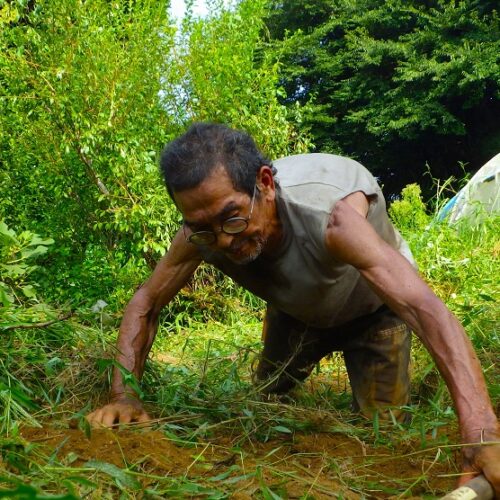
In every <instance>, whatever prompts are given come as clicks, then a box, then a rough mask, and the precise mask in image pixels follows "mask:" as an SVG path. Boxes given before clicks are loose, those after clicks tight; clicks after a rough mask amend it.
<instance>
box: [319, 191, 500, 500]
mask: <svg viewBox="0 0 500 500" xmlns="http://www.w3.org/2000/svg"><path fill="white" fill-rule="evenodd" d="M367 211H368V201H367V200H366V197H365V196H364V194H363V193H359V192H358V193H354V194H353V195H350V196H349V197H347V198H346V199H344V200H341V201H339V202H338V203H337V204H336V205H335V207H334V209H333V211H332V214H331V217H330V221H329V225H328V229H327V233H326V243H327V246H328V248H329V250H330V251H331V253H332V255H333V256H335V257H336V258H337V259H339V260H341V261H343V262H346V263H348V264H351V265H353V266H354V267H356V268H357V269H358V270H359V272H360V273H361V275H362V276H363V277H364V278H365V279H366V280H367V282H368V283H369V285H370V286H371V287H372V289H373V290H374V291H375V293H377V295H379V297H380V298H381V299H382V300H383V301H384V302H385V303H386V304H387V305H388V306H389V307H390V308H391V309H392V310H393V311H394V312H395V313H396V314H397V315H398V316H400V317H401V319H403V321H405V322H406V323H407V324H408V326H409V327H410V328H411V329H412V330H413V331H414V332H415V333H416V335H417V336H418V337H419V338H420V339H421V340H422V342H423V344H424V345H425V347H426V348H427V349H428V350H429V352H430V353H431V355H432V357H433V358H434V361H435V363H436V366H437V368H438V370H439V371H440V373H441V375H442V376H443V378H444V380H445V382H446V385H447V386H448V389H449V391H450V394H451V397H452V398H453V401H454V404H455V408H456V411H457V415H458V419H459V425H460V432H461V436H462V440H463V442H464V443H479V442H481V441H497V442H498V441H500V429H499V426H498V421H497V418H496V416H495V413H494V411H493V408H492V406H491V402H490V399H489V397H488V392H487V389H486V384H485V381H484V378H483V375H482V370H481V366H480V363H479V360H478V358H477V356H476V354H475V353H474V350H473V347H472V344H471V343H470V341H469V339H468V338H467V336H466V334H465V331H464V329H463V328H462V326H461V325H460V323H459V322H458V320H457V319H456V318H455V316H453V314H452V313H451V312H450V311H449V310H448V309H447V308H446V306H445V304H444V303H443V302H442V301H441V300H440V299H439V298H438V297H437V296H436V295H435V294H434V293H433V292H432V290H431V289H430V288H429V287H428V286H427V284H426V283H425V282H424V281H423V280H422V279H421V278H420V277H419V276H418V274H417V272H416V271H415V270H414V268H413V267H412V266H411V264H410V263H409V262H408V261H407V260H406V259H405V258H404V257H403V256H402V255H401V254H399V252H397V251H396V250H395V249H393V248H392V247H391V246H390V245H388V244H387V243H386V242H384V241H383V240H382V239H381V238H380V237H379V236H378V234H377V233H376V232H375V230H374V229H373V227H372V226H371V225H370V223H369V222H368V221H367V220H366V214H367ZM463 455H464V471H472V470H474V471H478V472H479V471H482V472H483V473H484V474H485V476H486V477H487V478H488V480H489V481H490V482H491V483H492V485H493V486H494V488H495V491H496V495H497V497H499V498H500V446H498V445H487V446H482V447H464V449H463Z"/></svg>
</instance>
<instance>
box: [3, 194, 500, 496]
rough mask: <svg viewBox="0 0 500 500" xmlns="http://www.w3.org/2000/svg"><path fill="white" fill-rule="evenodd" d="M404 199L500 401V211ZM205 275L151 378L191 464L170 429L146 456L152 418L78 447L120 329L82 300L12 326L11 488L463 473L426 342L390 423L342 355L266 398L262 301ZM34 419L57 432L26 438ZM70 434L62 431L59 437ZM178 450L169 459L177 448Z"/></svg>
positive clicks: (397, 480)
mask: <svg viewBox="0 0 500 500" xmlns="http://www.w3.org/2000/svg"><path fill="white" fill-rule="evenodd" d="M408 200H410V201H408ZM403 201H404V202H405V203H406V204H404V205H399V206H398V204H397V203H396V204H394V205H393V208H392V215H393V217H394V218H395V219H396V220H397V221H398V222H399V224H400V226H401V230H402V232H403V234H404V236H405V237H406V238H407V240H408V241H409V243H410V245H411V247H412V249H413V251H414V253H415V256H416V258H417V260H418V263H419V266H420V270H421V273H422V274H423V276H424V277H425V279H426V280H427V281H428V282H429V284H430V285H431V286H432V287H433V289H434V290H435V291H436V292H437V293H438V295H439V296H440V297H441V298H442V299H443V300H444V301H445V302H446V303H447V304H448V306H449V307H450V309H452V310H453V311H454V312H455V314H457V316H458V317H459V318H460V319H461V321H462V322H463V324H464V326H465V328H466V330H467V333H468V335H469V336H470V338H471V340H472V342H473V344H474V346H475V347H476V349H477V351H478V354H479V356H480V358H481V361H482V363H483V367H484V369H485V375H486V378H487V382H488V387H489V390H490V393H491V395H492V397H493V402H494V404H495V405H498V404H499V401H500V368H499V367H498V363H495V361H496V360H497V359H498V355H499V353H500V349H499V347H500V342H499V337H498V335H499V333H498V318H497V314H496V308H495V305H496V303H497V302H498V299H499V290H498V286H497V283H496V281H497V280H496V277H497V276H499V275H500V273H499V254H500V246H499V243H498V234H499V231H498V227H499V225H498V223H499V218H498V217H497V218H493V217H492V218H490V219H487V220H484V221H483V222H482V223H481V224H480V225H479V226H477V227H473V228H471V227H468V226H466V225H464V224H462V225H458V226H453V227H450V226H448V225H447V224H445V223H436V222H434V221H433V219H432V217H430V216H429V215H427V214H426V212H425V207H424V206H423V205H422V204H420V203H419V198H418V196H416V195H415V192H413V193H412V195H411V196H408V195H407V196H406V198H405V199H403ZM398 210H399V211H398ZM204 272H205V271H204ZM203 276H204V279H205V280H206V282H205V285H206V286H204V287H200V286H196V287H192V288H191V289H190V290H187V291H185V292H184V294H183V295H182V296H180V297H179V299H177V300H178V303H175V304H174V305H173V307H172V308H171V309H170V310H169V311H166V312H165V315H164V320H163V323H162V326H161V328H160V332H159V334H158V337H157V341H156V343H155V345H154V349H153V352H152V360H151V361H150V363H149V365H148V368H147V370H146V373H145V377H144V381H143V390H144V399H145V402H146V405H147V407H148V409H149V410H150V411H151V412H152V413H153V414H154V415H155V417H157V419H158V420H157V422H156V423H155V425H154V428H155V430H154V432H155V433H157V434H155V436H157V438H158V440H160V441H161V443H163V444H162V446H166V447H167V448H165V449H166V450H167V451H168V450H170V448H168V446H172V447H173V448H172V453H174V452H175V453H179V454H180V455H179V457H183V458H182V459H183V460H185V464H186V465H185V468H184V470H183V471H179V470H177V471H174V472H166V471H165V470H164V469H162V468H161V466H159V465H158V464H156V465H155V463H154V460H158V459H159V458H158V456H155V455H154V453H155V446H154V444H153V445H152V446H151V447H150V448H146V451H144V453H143V454H142V455H141V454H139V455H138V456H135V455H133V454H132V455H131V450H132V448H130V447H131V443H133V442H134V441H137V443H139V444H140V445H141V446H142V444H141V443H143V442H144V440H145V439H147V435H148V432H150V431H145V430H141V429H135V428H130V429H129V430H125V431H121V432H120V433H118V434H116V443H115V444H116V446H118V448H117V450H118V451H117V455H116V457H118V458H116V457H115V459H114V461H112V460H110V459H109V460H108V459H106V456H103V457H100V458H91V457H84V456H85V452H84V451H82V450H81V449H78V448H75V447H73V448H71V449H69V448H67V445H68V443H72V441H68V440H71V439H75V435H78V432H79V431H77V430H68V429H67V427H68V421H69V419H70V418H73V419H74V420H73V422H75V423H76V424H77V425H79V426H80V428H81V429H82V431H81V432H82V434H81V436H82V439H83V436H84V435H85V433H88V432H89V429H88V428H87V427H86V426H85V421H84V419H83V415H84V414H85V413H86V411H88V409H90V408H91V407H95V406H96V405H98V404H100V403H102V402H103V401H105V400H106V393H107V384H108V379H109V370H110V363H109V361H107V360H109V359H110V358H111V357H112V354H113V347H112V346H113V343H114V340H113V339H114V336H115V334H116V330H115V328H114V327H113V325H112V326H111V327H107V326H106V325H105V324H103V322H102V321H100V318H99V317H96V316H95V315H93V314H92V313H90V312H89V311H82V312H81V313H79V314H77V315H76V316H75V317H73V318H71V319H70V320H68V321H62V322H58V323H54V324H53V325H51V326H49V327H46V328H40V329H36V328H35V329H23V328H19V329H10V330H5V331H3V332H2V331H1V330H0V350H1V352H2V356H1V357H0V382H1V383H2V385H1V386H0V428H1V430H2V437H1V438H0V498H2V497H8V498H20V499H37V498H40V499H41V498H68V499H70V498H165V497H172V498H190V497H191V498H214V499H215V498H232V497H233V496H234V495H236V494H238V495H240V496H241V498H262V499H275V498H286V497H287V496H289V495H290V491H294V492H296V493H297V496H299V497H300V498H304V499H306V498H310V499H312V498H326V497H328V496H330V497H331V496H332V494H334V496H336V498H368V497H375V498H379V497H382V496H390V495H402V496H405V495H423V496H427V497H428V498H433V497H435V496H439V495H440V494H442V493H443V491H444V489H446V488H447V487H449V486H450V484H452V483H451V481H450V480H448V482H446V481H447V480H446V478H442V477H441V476H447V475H452V476H453V475H454V474H456V473H457V468H456V466H455V459H456V457H457V454H458V446H457V443H456V441H455V439H456V438H455V436H456V423H455V416H454V412H453V410H452V407H451V402H450V398H449V395H448V393H447V390H446V388H445V387H444V385H443V383H442V381H441V380H440V378H439V377H438V376H437V374H436V370H435V368H434V366H433V363H432V361H431V360H430V357H429V355H428V354H427V352H426V351H425V350H424V349H423V348H422V346H421V345H420V344H419V343H418V342H415V343H414V347H413V360H414V361H413V390H412V399H413V401H412V403H413V404H412V406H411V407H409V408H408V411H409V412H410V413H411V414H412V421H411V423H410V424H407V425H401V424H398V423H396V422H393V423H392V424H389V425H385V426H382V425H381V424H380V422H378V420H376V419H375V420H374V421H366V420H364V419H362V418H360V417H357V416H355V415H353V414H352V413H351V412H350V409H349V406H350V394H349V387H348V383H347V382H346V375H345V369H344V366H343V363H342V360H341V357H340V356H339V355H334V356H332V357H331V358H330V359H328V360H326V361H324V362H322V363H321V365H320V366H318V369H317V370H316V372H315V373H314V374H313V375H312V376H311V377H310V379H309V380H308V381H307V382H306V383H304V384H302V385H301V386H300V387H298V388H297V389H296V390H294V392H293V393H292V394H291V395H290V396H285V397H281V398H277V397H274V398H273V397H271V398H267V397H266V398H264V397H262V396H260V394H259V393H258V392H257V391H256V389H255V388H254V386H253V385H252V383H251V367H252V364H253V363H254V362H255V359H256V356H257V355H258V353H259V350H260V345H261V344H260V331H261V318H262V303H261V302H260V301H259V300H257V299H255V298H253V297H252V296H251V295H250V294H248V293H246V292H243V291H241V290H239V289H238V288H236V287H234V285H232V284H231V283H229V284H227V283H226V284H225V287H226V288H225V289H226V295H225V296H224V298H222V299H221V297H220V296H219V295H218V294H217V289H218V285H217V284H218V280H220V277H219V276H217V275H211V274H210V273H208V274H204V275H203ZM14 305H16V304H11V306H9V309H8V310H7V311H6V314H5V315H4V316H3V318H7V319H6V320H5V321H7V320H8V318H10V319H12V318H14V317H21V316H22V318H23V321H27V316H26V314H25V313H26V311H27V310H28V309H27V308H32V307H33V306H34V304H33V303H32V302H29V301H24V302H19V303H17V305H16V307H15V308H14ZM200 305H203V310H202V311H199V306H200ZM35 310H36V309H35ZM23 311H24V312H23ZM21 312H22V313H23V314H21ZM7 313H8V314H10V316H9V317H8V316H7ZM56 313H57V311H56ZM177 316H178V318H177ZM28 319H29V318H28ZM40 319H43V318H38V320H40ZM2 321H3V320H2ZM2 324H7V323H2ZM9 324H10V323H9ZM0 326H1V324H0ZM25 425H29V426H37V425H38V426H45V427H46V428H47V429H50V432H49V433H48V434H47V437H43V436H44V435H43V434H40V435H38V434H33V435H36V436H38V437H36V439H35V438H31V440H30V439H26V438H25V437H23V432H24V431H23V426H25ZM40 432H43V431H40ZM75 433H76V434H75ZM127 433H129V434H127ZM54 436H56V437H57V436H60V438H58V439H59V440H58V441H57V439H56V441H51V440H50V439H52V437H54ZM134 436H136V438H134ZM91 437H92V439H97V438H99V434H98V433H97V434H96V433H95V431H92V433H91ZM49 438H50V439H49ZM127 439H128V440H127ZM109 440H110V441H111V442H114V440H115V438H109ZM163 440H164V441H163ZM160 441H158V442H160ZM49 442H50V446H49V445H48V444H47V443H49ZM56 442H57V444H54V443H56ZM89 443H91V442H90V441H89ZM137 443H136V444H137ZM72 446H73V445H72ZM89 446H90V444H89ZM113 446H115V445H113ZM149 449H150V451H148V450H149ZM83 450H84V448H83ZM115 451H116V450H115ZM150 453H151V455H152V456H151V457H150V456H149V454H150ZM175 456H176V455H175V454H174V455H172V457H170V458H169V457H167V458H165V460H166V461H167V462H170V463H173V462H175V460H177V459H176V458H175ZM82 457H84V458H85V460H84V458H82ZM153 459H154V460H153ZM152 460H153V461H152ZM179 460H180V458H179ZM443 485H445V486H443ZM332 492H333V493H332ZM51 495H53V496H51ZM245 495H246V496H245Z"/></svg>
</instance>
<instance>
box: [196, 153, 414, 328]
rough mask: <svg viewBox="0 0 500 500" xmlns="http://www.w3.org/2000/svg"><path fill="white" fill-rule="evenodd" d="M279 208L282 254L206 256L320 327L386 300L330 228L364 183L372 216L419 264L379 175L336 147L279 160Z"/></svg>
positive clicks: (384, 236)
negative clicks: (340, 206) (338, 254)
mask: <svg viewBox="0 0 500 500" xmlns="http://www.w3.org/2000/svg"><path fill="white" fill-rule="evenodd" d="M274 166H275V167H276V168H277V170H278V173H277V176H276V178H277V180H278V183H279V188H278V191H277V199H276V200H277V201H276V202H277V208H278V215H279V217H280V220H281V222H282V224H283V228H284V233H285V242H284V244H283V247H282V249H281V251H280V253H279V255H278V256H276V257H274V258H273V259H268V258H265V257H263V256H261V257H259V258H258V259H256V260H255V261H254V262H251V263H250V264H246V265H238V264H234V263H233V262H231V261H230V260H229V259H227V258H226V257H224V255H222V254H219V253H217V252H211V251H209V250H208V249H207V248H202V255H203V258H204V259H205V260H206V261H207V262H210V263H211V264H213V265H214V266H216V267H217V268H219V269H220V270H221V271H222V272H224V273H225V274H227V275H228V276H230V277H231V278H233V279H234V280H235V281H236V282H237V283H239V284H240V285H242V286H243V287H244V288H246V289H247V290H250V291H251V292H253V293H254V294H256V295H257V296H259V297H261V298H262V299H264V300H265V301H267V302H268V304H271V305H272V306H274V307H275V308H277V309H278V310H280V311H283V312H285V313H287V314H289V315H290V316H292V317H294V318H296V319H298V320H300V321H303V322H304V323H306V324H309V325H311V326H315V327H319V328H327V327H332V326H338V325H341V324H343V323H346V322H348V321H350V320H352V319H354V318H357V317H359V316H363V315H365V314H369V313H371V312H374V311H375V310H376V309H378V308H379V307H380V306H381V305H382V301H381V300H380V299H379V298H378V296H377V295H375V293H374V292H372V290H371V289H370V288H369V287H368V285H367V283H366V281H365V280H364V279H363V277H362V276H361V275H360V273H359V272H358V271H357V269H355V268H354V267H353V266H351V265H348V264H345V263H343V262H339V261H337V260H335V259H334V258H333V257H332V256H331V255H330V254H329V252H328V250H327V248H326V246H325V231H326V227H327V224H328V219H329V216H330V213H331V211H332V209H333V206H334V205H335V203H336V202H337V201H339V200H341V199H342V198H344V197H346V196H347V195H349V194H351V193H354V192H356V191H362V192H364V193H365V195H366V196H367V197H368V198H369V200H370V207H369V211H368V215H367V220H368V221H369V222H370V223H371V224H372V226H373V227H374V229H375V230H376V232H377V233H378V234H379V236H380V237H381V238H382V239H384V240H385V241H386V242H387V243H388V244H389V245H391V246H392V247H394V248H395V249H397V250H398V251H399V252H400V253H401V254H402V255H404V256H405V257H406V258H407V259H408V260H409V261H410V262H411V263H412V264H414V261H413V257H412V255H411V252H410V250H409V248H408V246H407V244H406V243H405V242H404V240H403V239H402V238H401V236H400V234H399V232H398V231H397V230H396V229H395V228H394V227H393V225H392V224H391V222H390V220H389V218H388V216H387V211H386V205H385V200H384V197H383V195H382V192H381V190H380V187H379V186H378V184H377V182H376V180H375V178H374V177H373V176H372V175H371V174H370V172H368V170H366V168H364V167H363V166H362V165H361V164H359V163H358V162H356V161H354V160H350V159H348V158H342V157H340V156H335V155H329V154H305V155H296V156H290V157H287V158H283V159H280V160H277V161H276V162H275V163H274Z"/></svg>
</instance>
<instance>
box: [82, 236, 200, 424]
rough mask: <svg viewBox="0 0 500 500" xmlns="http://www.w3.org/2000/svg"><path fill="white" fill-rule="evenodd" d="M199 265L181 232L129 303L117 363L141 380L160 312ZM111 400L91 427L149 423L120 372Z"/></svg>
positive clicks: (92, 418) (95, 414)
mask: <svg viewBox="0 0 500 500" xmlns="http://www.w3.org/2000/svg"><path fill="white" fill-rule="evenodd" d="M200 262H201V257H200V255H199V252H198V250H197V248H196V247H195V246H194V245H191V244H189V243H187V242H186V241H185V238H184V235H183V233H182V231H179V232H178V233H177V235H176V236H175V238H174V240H173V242H172V245H171V246H170V249H169V251H168V252H167V254H166V255H165V256H164V257H163V258H162V259H161V260H160V262H159V263H158V265H157V266H156V268H155V270H154V271H153V274H152V275H151V277H150V278H149V279H148V281H146V283H145V284H144V285H143V286H142V287H141V288H140V289H139V290H138V291H137V292H136V293H135V294H134V296H133V297H132V299H131V300H130V302H129V303H128V305H127V307H126V309H125V313H124V315H123V319H122V323H121V326H120V332H119V334H118V341H117V351H118V354H117V355H116V361H117V362H118V363H120V364H121V365H122V366H123V367H124V368H126V369H127V370H129V371H130V372H132V373H133V374H134V375H135V377H136V378H137V379H138V380H140V379H141V377H142V374H143V372H144V366H145V363H146V358H147V356H148V354H149V351H150V349H151V346H152V344H153V341H154V339H155V336H156V333H157V329H158V317H159V314H160V311H161V309H162V308H163V307H164V306H165V305H166V304H168V303H169V302H170V301H171V300H172V299H173V298H174V296H175V295H176V294H177V292H178V291H179V290H180V289H181V288H182V287H183V286H184V285H185V284H186V283H187V281H188V280H189V278H190V277H191V276H192V275H193V273H194V271H195V270H196V268H197V267H198V265H199V264H200ZM110 400H111V402H110V403H109V404H107V405H106V406H104V407H102V408H99V409H97V410H95V411H94V412H92V413H91V414H89V415H88V417H87V419H88V420H89V422H90V423H92V424H96V425H99V424H100V425H105V426H112V425H114V424H117V423H129V422H144V421H147V420H149V416H148V415H147V413H146V412H145V411H144V409H143V408H142V404H141V403H140V401H139V400H138V398H137V395H136V394H135V392H134V391H133V390H132V389H131V388H130V386H127V385H126V384H125V383H124V381H123V377H122V375H121V373H120V370H118V369H117V368H115V369H114V370H113V379H112V383H111V397H110Z"/></svg>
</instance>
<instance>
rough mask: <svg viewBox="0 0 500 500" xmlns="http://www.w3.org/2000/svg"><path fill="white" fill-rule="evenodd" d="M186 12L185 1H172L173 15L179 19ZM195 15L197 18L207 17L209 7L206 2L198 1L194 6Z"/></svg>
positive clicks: (171, 10) (203, 0)
mask: <svg viewBox="0 0 500 500" xmlns="http://www.w3.org/2000/svg"><path fill="white" fill-rule="evenodd" d="M185 10H186V8H185V5H184V0H171V2H170V12H171V13H172V15H173V16H174V17H176V18H178V19H181V18H182V17H183V16H184V11H185ZM193 14H194V15H195V16H201V17H203V16H205V15H206V14H207V6H206V4H205V0H196V1H195V2H194V6H193Z"/></svg>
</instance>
